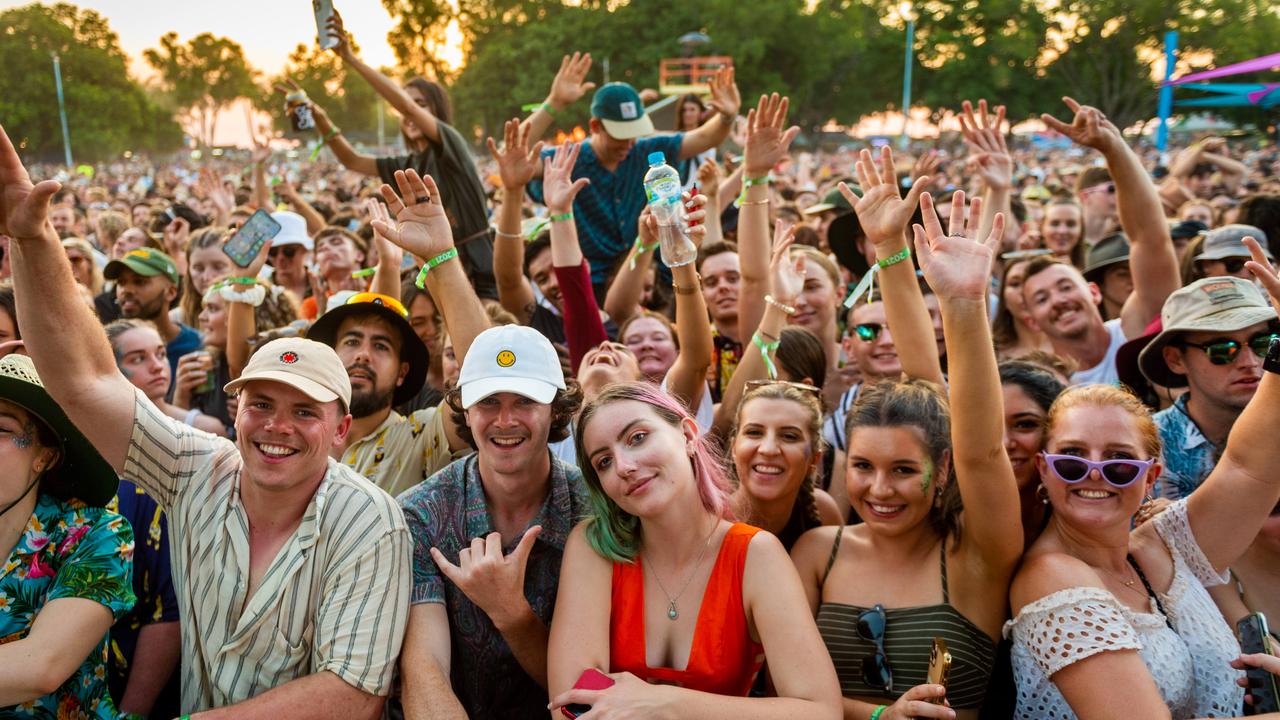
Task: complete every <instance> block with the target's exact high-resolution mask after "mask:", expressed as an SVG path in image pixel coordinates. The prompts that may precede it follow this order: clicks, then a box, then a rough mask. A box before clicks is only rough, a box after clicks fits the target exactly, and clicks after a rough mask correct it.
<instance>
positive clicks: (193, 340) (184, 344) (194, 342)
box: [164, 323, 204, 389]
mask: <svg viewBox="0 0 1280 720" xmlns="http://www.w3.org/2000/svg"><path fill="white" fill-rule="evenodd" d="M202 347H204V339H203V338H201V337H200V333H198V332H196V331H195V330H193V329H191V328H189V327H187V326H186V325H183V324H182V323H178V334H177V335H175V336H174V338H173V339H172V340H170V341H169V343H168V344H167V345H165V346H164V352H165V355H168V356H169V377H171V378H175V379H176V378H177V377H178V359H179V358H181V357H182V356H183V355H186V354H187V353H192V352H195V351H196V350H199V349H200V348H202ZM169 388H170V389H172V388H173V380H170V381H169Z"/></svg>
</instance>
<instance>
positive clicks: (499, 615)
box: [400, 325, 587, 720]
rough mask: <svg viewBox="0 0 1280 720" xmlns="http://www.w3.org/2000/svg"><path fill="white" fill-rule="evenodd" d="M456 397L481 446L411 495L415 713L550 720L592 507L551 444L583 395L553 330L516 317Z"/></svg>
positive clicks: (406, 693)
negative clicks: (566, 571) (560, 586)
mask: <svg viewBox="0 0 1280 720" xmlns="http://www.w3.org/2000/svg"><path fill="white" fill-rule="evenodd" d="M446 398H447V401H448V402H449V405H450V407H451V408H453V410H454V412H455V414H456V416H457V418H458V426H459V430H460V431H462V434H463V435H464V436H465V437H466V439H467V440H468V442H469V443H470V444H471V446H472V447H474V448H475V450H476V452H475V453H474V454H472V455H469V456H467V457H465V458H463V459H461V460H456V461H454V462H453V463H452V464H451V465H449V466H448V467H446V468H445V469H444V470H441V471H440V472H439V473H436V474H435V475H434V476H432V477H431V478H430V479H429V480H428V481H427V482H425V483H423V484H421V485H419V486H418V487H416V488H414V489H413V490H411V491H409V492H408V493H406V494H404V495H402V496H401V497H400V505H401V507H402V508H403V509H404V513H405V519H406V520H407V521H408V523H409V529H410V532H411V534H412V535H413V542H414V556H413V597H412V603H413V607H412V609H411V610H410V613H409V631H408V634H407V636H406V643H405V648H404V655H403V657H402V659H401V663H400V668H401V676H402V687H403V693H402V702H403V704H404V713H405V717H406V718H407V719H408V720H419V719H420V718H428V717H430V718H438V717H450V718H457V717H470V718H471V719H472V720H484V719H485V718H495V719H496V718H500V719H502V720H508V719H513V720H519V719H520V718H538V719H539V720H543V719H544V718H546V716H547V691H546V682H547V680H546V673H547V628H548V627H549V625H550V623H551V611H552V609H553V608H554V607H555V602H556V586H557V583H558V581H559V577H560V561H561V557H562V555H563V553H564V543H565V540H566V539H567V538H568V536H569V531H570V530H572V529H573V526H574V524H575V523H576V522H577V521H578V520H579V519H580V518H582V517H584V516H585V515H586V512H587V506H586V503H587V497H586V490H585V487H584V486H583V481H582V474H581V473H580V472H579V471H578V469H577V468H576V467H574V466H572V465H566V464H564V463H563V462H561V461H560V460H558V459H556V458H555V457H554V456H553V455H552V454H551V451H550V449H549V448H548V442H555V441H559V440H563V439H564V438H565V437H566V436H567V435H568V433H569V425H570V423H571V422H572V420H573V416H574V414H575V413H576V412H577V410H578V408H579V406H580V405H581V403H582V391H581V390H580V389H579V387H578V384H577V383H576V382H574V381H572V380H571V381H569V382H568V383H567V384H566V382H565V380H564V374H563V371H562V370H561V368H560V358H559V356H558V355H557V354H556V351H555V348H553V347H552V346H551V343H550V342H549V341H548V340H547V339H546V338H544V337H543V336H542V335H541V334H540V333H539V332H537V331H536V330H534V329H532V328H529V327H523V326H519V325H502V326H499V327H494V328H490V329H488V330H486V331H484V332H483V333H481V334H480V335H479V336H477V337H476V339H475V342H474V343H472V345H471V348H470V350H468V352H467V354H466V356H465V359H464V360H463V363H462V373H461V375H460V376H459V378H458V385H457V386H456V387H455V388H453V389H452V390H450V391H449V393H448V395H447V396H446ZM450 679H452V688H451V687H450V684H451V683H450ZM464 712H465V714H464Z"/></svg>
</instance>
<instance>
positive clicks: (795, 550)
mask: <svg viewBox="0 0 1280 720" xmlns="http://www.w3.org/2000/svg"><path fill="white" fill-rule="evenodd" d="M841 529H842V528H841V527H840V526H839V525H822V526H820V527H816V528H814V529H812V530H809V531H807V532H805V534H803V535H801V536H800V539H799V540H796V543H795V545H792V546H791V559H792V560H793V561H794V562H795V564H796V566H797V567H799V568H805V567H809V566H811V565H813V564H815V563H816V562H818V561H821V562H826V559H827V556H829V555H830V554H831V546H832V545H833V544H834V543H835V541H836V533H838V532H840V531H841Z"/></svg>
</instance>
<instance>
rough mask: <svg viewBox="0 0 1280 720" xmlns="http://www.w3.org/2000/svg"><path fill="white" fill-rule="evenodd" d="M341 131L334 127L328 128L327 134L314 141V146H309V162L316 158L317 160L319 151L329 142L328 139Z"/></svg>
mask: <svg viewBox="0 0 1280 720" xmlns="http://www.w3.org/2000/svg"><path fill="white" fill-rule="evenodd" d="M341 132H342V131H341V130H339V129H338V128H336V127H334V128H331V129H330V130H329V133H328V134H327V135H325V136H324V137H323V138H320V142H318V143H316V146H315V147H313V148H311V162H315V161H316V160H319V159H320V151H321V150H323V149H324V146H325V145H328V144H329V141H330V140H332V139H334V138H335V137H337V136H338V134H339V133H341Z"/></svg>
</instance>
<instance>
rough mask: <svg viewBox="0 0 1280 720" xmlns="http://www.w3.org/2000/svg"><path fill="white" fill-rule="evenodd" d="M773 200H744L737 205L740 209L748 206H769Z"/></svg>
mask: <svg viewBox="0 0 1280 720" xmlns="http://www.w3.org/2000/svg"><path fill="white" fill-rule="evenodd" d="M771 200H772V198H765V199H763V200H743V201H741V202H738V203H737V205H738V207H746V206H747V205H768V204H769V202H770V201H771Z"/></svg>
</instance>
